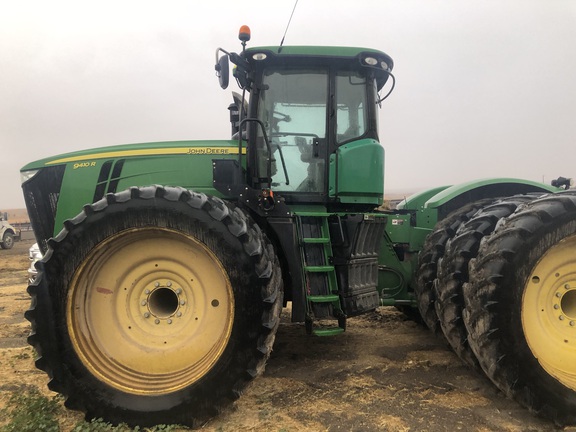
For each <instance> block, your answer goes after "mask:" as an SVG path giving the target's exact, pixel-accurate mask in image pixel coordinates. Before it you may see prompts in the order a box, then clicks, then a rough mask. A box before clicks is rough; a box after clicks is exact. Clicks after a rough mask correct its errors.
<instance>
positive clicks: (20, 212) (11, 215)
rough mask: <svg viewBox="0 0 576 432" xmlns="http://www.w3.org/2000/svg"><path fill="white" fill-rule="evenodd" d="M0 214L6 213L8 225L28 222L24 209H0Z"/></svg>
mask: <svg viewBox="0 0 576 432" xmlns="http://www.w3.org/2000/svg"><path fill="white" fill-rule="evenodd" d="M0 213H2V214H4V213H8V222H10V223H26V222H30V219H29V218H28V212H27V211H26V209H0Z"/></svg>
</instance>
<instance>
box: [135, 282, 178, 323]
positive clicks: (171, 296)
mask: <svg viewBox="0 0 576 432" xmlns="http://www.w3.org/2000/svg"><path fill="white" fill-rule="evenodd" d="M141 298H142V300H141V301H140V306H141V309H142V316H143V317H144V318H151V319H153V320H154V323H155V324H172V323H173V322H174V319H177V318H182V316H183V314H184V313H186V312H187V310H188V309H189V308H188V307H187V300H186V293H185V292H184V291H183V290H182V288H180V287H173V284H172V281H167V282H158V281H156V282H154V284H153V285H152V286H151V287H150V288H146V289H145V290H144V291H143V293H142V296H141Z"/></svg>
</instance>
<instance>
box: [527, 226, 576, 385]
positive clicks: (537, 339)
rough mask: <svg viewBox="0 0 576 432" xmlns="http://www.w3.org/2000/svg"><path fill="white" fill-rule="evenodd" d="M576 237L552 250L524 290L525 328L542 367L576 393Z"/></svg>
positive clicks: (547, 253) (537, 267)
mask: <svg viewBox="0 0 576 432" xmlns="http://www.w3.org/2000/svg"><path fill="white" fill-rule="evenodd" d="M575 250H576V236H572V237H568V238H566V239H564V240H562V241H561V242H559V243H558V244H556V245H555V246H553V247H552V248H550V249H549V250H548V251H547V252H546V253H545V254H544V255H543V256H542V258H541V259H540V261H539V262H538V263H537V265H536V266H535V267H534V270H533V272H532V274H531V275H530V277H529V278H528V282H527V284H526V288H525V290H524V296H523V299H522V327H523V330H524V334H525V336H526V340H527V342H528V346H529V347H530V349H531V351H532V353H533V354H534V356H535V357H536V358H537V359H538V362H539V363H540V364H541V366H542V367H543V368H544V369H545V370H546V371H547V372H548V373H549V374H550V375H552V376H554V377H555V378H556V379H557V380H559V381H560V382H561V383H562V384H564V385H565V386H567V387H569V388H571V389H573V390H576V254H575V253H574V251H575Z"/></svg>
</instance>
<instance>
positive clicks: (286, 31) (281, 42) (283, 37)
mask: <svg viewBox="0 0 576 432" xmlns="http://www.w3.org/2000/svg"><path fill="white" fill-rule="evenodd" d="M296 6H298V0H296V3H294V8H293V9H292V13H291V14H290V19H289V20H288V24H287V25H286V30H284V36H282V40H281V41H280V47H279V48H278V53H280V51H282V45H284V39H285V38H286V33H288V27H290V23H291V22H292V17H293V16H294V11H295V10H296Z"/></svg>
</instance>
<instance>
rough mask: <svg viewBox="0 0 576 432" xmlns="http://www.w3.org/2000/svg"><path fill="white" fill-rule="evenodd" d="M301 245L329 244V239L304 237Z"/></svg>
mask: <svg viewBox="0 0 576 432" xmlns="http://www.w3.org/2000/svg"><path fill="white" fill-rule="evenodd" d="M302 242H303V243H316V244H329V243H330V238H328V237H306V238H303V239H302Z"/></svg>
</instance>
